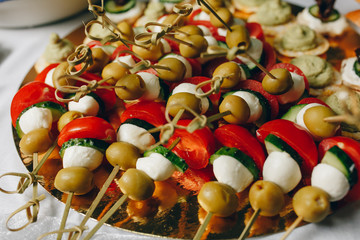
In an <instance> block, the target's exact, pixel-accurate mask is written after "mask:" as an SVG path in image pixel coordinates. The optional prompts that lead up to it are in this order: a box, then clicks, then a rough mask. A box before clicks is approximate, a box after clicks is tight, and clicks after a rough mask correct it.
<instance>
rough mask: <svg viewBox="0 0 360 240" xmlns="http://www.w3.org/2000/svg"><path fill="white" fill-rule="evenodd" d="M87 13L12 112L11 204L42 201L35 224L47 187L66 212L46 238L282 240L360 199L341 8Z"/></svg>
mask: <svg viewBox="0 0 360 240" xmlns="http://www.w3.org/2000/svg"><path fill="white" fill-rule="evenodd" d="M257 2H261V4H258V3H257ZM88 3H89V10H90V11H91V12H92V13H93V14H94V16H95V17H96V18H95V19H94V20H93V21H90V22H89V23H87V24H85V26H83V27H80V28H78V29H76V30H75V31H74V32H72V33H71V34H69V35H68V36H66V37H65V38H63V39H62V38H60V37H59V36H58V35H57V34H56V33H54V34H53V35H52V36H51V37H50V42H49V43H48V46H47V48H46V50H45V52H44V54H43V56H42V57H41V58H40V59H39V60H38V61H37V62H36V63H35V65H34V67H33V68H32V69H31V70H30V72H29V73H28V75H27V76H26V78H25V79H24V81H23V83H22V86H21V87H20V89H19V91H18V92H17V93H16V95H15V96H14V98H13V100H12V105H11V117H12V125H13V132H14V139H15V144H16V146H17V148H18V151H19V155H20V156H21V159H22V161H23V163H24V164H25V165H26V166H27V167H28V170H29V174H17V176H19V177H21V180H20V182H19V186H18V189H16V191H13V192H11V191H4V190H3V189H1V190H2V191H3V192H6V193H14V192H16V193H22V192H23V191H24V189H25V188H27V187H31V186H32V187H33V192H34V195H33V199H31V200H30V201H29V204H28V205H27V206H26V207H23V208H20V210H19V211H21V210H26V211H27V212H28V219H29V224H30V223H31V222H33V221H36V212H37V211H38V206H39V205H41V200H42V199H43V197H42V196H37V190H36V185H37V184H41V185H42V186H44V187H45V189H47V190H48V191H49V192H50V193H51V194H52V195H53V196H54V197H55V198H57V199H59V200H60V201H62V202H64V203H65V204H66V207H65V211H64V216H63V219H62V221H61V224H60V226H59V229H53V230H50V232H49V233H44V235H42V236H39V239H41V238H45V237H46V236H47V235H51V234H57V237H58V239H61V238H62V237H65V235H66V237H67V235H68V238H69V239H90V238H91V237H92V236H93V234H95V233H96V231H97V229H98V228H100V227H101V225H102V224H104V223H106V224H109V225H112V226H114V227H118V228H121V229H125V230H129V231H133V232H136V233H140V234H147V235H153V236H161V237H167V238H178V239H179V238H180V239H234V238H239V239H245V238H246V237H252V236H259V235H264V234H270V233H274V232H281V231H284V233H285V231H286V233H285V235H284V238H283V239H285V238H286V236H287V235H288V234H290V232H291V229H293V228H295V227H296V226H300V225H302V224H306V223H309V222H319V221H322V220H323V219H324V218H326V216H328V215H329V214H331V213H332V212H334V211H336V210H337V209H339V208H341V207H342V206H344V205H346V204H349V203H351V202H354V201H358V200H359V199H360V193H359V192H360V182H359V181H360V180H359V179H358V178H359V174H360V161H359V159H360V158H359V156H360V142H359V140H360V135H359V129H360V113H359V109H360V97H359V93H358V91H359V89H360V36H359V34H358V33H357V32H356V31H355V30H354V29H352V28H351V27H350V25H349V20H346V18H345V16H342V15H341V14H340V13H339V12H338V11H337V10H336V9H334V8H333V5H334V1H316V3H315V2H314V5H313V6H311V7H309V8H305V9H303V8H300V7H297V6H294V5H290V4H288V3H287V2H286V1H278V0H274V1H243V0H238V1H235V0H234V1H222V0H201V1H150V2H149V3H145V2H142V1H133V0H129V1H113V0H108V1H106V0H105V1H101V3H100V4H99V5H97V4H94V3H92V2H91V1H90V0H89V1H88ZM268 9H272V11H269V10H268ZM350 15H351V14H350ZM355 19H356V17H355ZM350 20H351V19H350ZM11 174H12V173H11ZM11 174H10V173H9V175H11ZM4 175H6V174H4ZM13 175H14V174H13ZM15 175H16V174H15ZM1 177H3V176H1ZM329 183H330V184H329ZM329 186H331V187H329ZM70 207H71V208H73V209H75V210H77V211H79V212H80V213H83V214H84V219H83V221H82V222H81V223H79V225H77V226H72V227H70V228H66V227H68V226H66V217H67V213H68V210H69V208H70ZM31 208H32V210H31ZM89 218H94V219H97V220H98V221H99V223H98V224H97V225H96V226H95V227H94V228H93V229H87V226H86V222H87V220H88V219H89ZM40 220H41V219H40ZM65 226H66V227H65ZM24 227H26V226H24ZM8 228H9V229H10V230H14V231H15V230H18V229H12V228H11V227H8Z"/></svg>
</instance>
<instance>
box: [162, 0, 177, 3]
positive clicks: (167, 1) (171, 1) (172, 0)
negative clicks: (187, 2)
mask: <svg viewBox="0 0 360 240" xmlns="http://www.w3.org/2000/svg"><path fill="white" fill-rule="evenodd" d="M160 2H162V3H181V2H182V0H160Z"/></svg>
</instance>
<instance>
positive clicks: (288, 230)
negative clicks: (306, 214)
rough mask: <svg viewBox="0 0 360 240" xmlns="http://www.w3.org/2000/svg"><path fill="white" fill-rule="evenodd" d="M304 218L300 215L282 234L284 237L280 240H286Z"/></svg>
mask: <svg viewBox="0 0 360 240" xmlns="http://www.w3.org/2000/svg"><path fill="white" fill-rule="evenodd" d="M302 220H303V217H298V218H297V219H296V220H295V221H294V222H293V224H291V226H290V227H289V228H288V229H287V230H286V232H285V234H284V235H283V236H282V238H281V239H280V240H285V239H286V238H287V237H288V236H289V235H290V233H291V232H292V231H293V230H294V229H295V228H296V227H297V225H299V224H300V223H301V221H302Z"/></svg>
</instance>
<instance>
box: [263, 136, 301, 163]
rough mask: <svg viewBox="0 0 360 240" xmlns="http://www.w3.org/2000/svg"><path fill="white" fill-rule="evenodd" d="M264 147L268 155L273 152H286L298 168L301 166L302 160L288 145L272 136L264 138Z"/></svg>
mask: <svg viewBox="0 0 360 240" xmlns="http://www.w3.org/2000/svg"><path fill="white" fill-rule="evenodd" d="M265 147H266V150H267V152H268V154H270V153H271V152H274V151H278V152H287V153H288V154H289V155H290V156H291V157H292V158H293V159H294V160H295V161H296V162H297V163H298V164H299V166H301V164H302V162H303V159H302V157H300V155H299V153H298V152H296V151H295V150H294V149H293V148H292V147H291V146H290V145H289V144H287V143H286V142H285V141H284V140H282V139H281V138H279V137H278V136H275V135H274V134H271V133H270V134H269V135H267V137H266V138H265Z"/></svg>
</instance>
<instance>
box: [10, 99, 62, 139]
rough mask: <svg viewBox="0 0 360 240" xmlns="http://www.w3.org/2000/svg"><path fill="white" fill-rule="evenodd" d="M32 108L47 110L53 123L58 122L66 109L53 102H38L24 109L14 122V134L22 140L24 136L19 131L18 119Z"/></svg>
mask: <svg viewBox="0 0 360 240" xmlns="http://www.w3.org/2000/svg"><path fill="white" fill-rule="evenodd" d="M33 107H38V108H47V109H49V110H50V111H51V114H52V118H53V122H56V121H57V120H59V118H60V117H61V115H63V114H64V113H66V109H65V108H64V107H63V106H61V105H60V104H58V103H55V102H39V103H36V104H34V105H31V106H30V107H27V108H25V109H24V110H23V111H22V112H21V114H20V115H19V117H18V118H17V120H16V127H15V129H16V132H17V134H18V136H19V138H22V137H23V136H24V132H23V131H22V130H21V128H20V124H19V120H20V117H21V116H22V115H23V114H24V113H25V112H26V111H27V110H29V109H30V108H33Z"/></svg>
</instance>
